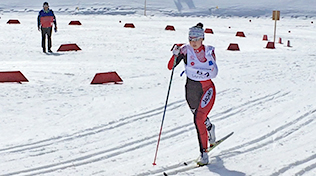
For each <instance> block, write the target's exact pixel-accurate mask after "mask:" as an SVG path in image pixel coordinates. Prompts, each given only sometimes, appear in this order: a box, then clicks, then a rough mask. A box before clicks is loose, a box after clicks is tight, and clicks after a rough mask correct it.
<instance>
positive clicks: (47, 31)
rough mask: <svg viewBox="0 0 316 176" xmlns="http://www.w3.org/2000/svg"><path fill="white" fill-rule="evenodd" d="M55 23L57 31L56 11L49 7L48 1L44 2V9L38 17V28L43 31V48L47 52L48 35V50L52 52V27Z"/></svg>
mask: <svg viewBox="0 0 316 176" xmlns="http://www.w3.org/2000/svg"><path fill="white" fill-rule="evenodd" d="M53 23H54V25H55V28H54V30H55V32H57V23H56V17H55V15H54V12H53V11H52V10H51V9H49V5H48V2H44V4H43V9H42V10H41V11H40V12H39V14H38V17H37V26H38V30H39V31H40V30H41V32H42V48H43V52H44V53H46V35H47V40H48V52H52V50H51V48H52V27H53Z"/></svg>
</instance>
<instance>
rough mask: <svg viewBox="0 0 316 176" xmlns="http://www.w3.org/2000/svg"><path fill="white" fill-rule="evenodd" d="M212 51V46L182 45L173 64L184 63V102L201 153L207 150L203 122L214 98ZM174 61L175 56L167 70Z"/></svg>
mask: <svg viewBox="0 0 316 176" xmlns="http://www.w3.org/2000/svg"><path fill="white" fill-rule="evenodd" d="M214 49H215V48H214V47H212V46H204V45H202V46H201V47H200V48H198V49H193V48H192V47H191V46H190V45H184V46H182V47H181V49H180V54H179V55H178V57H176V63H175V66H177V65H178V64H179V63H180V61H181V60H183V61H184V63H185V73H186V75H187V81H186V85H185V94H186V101H187V103H188V105H189V107H190V109H191V111H192V112H193V114H194V124H195V127H196V130H197V134H198V141H199V146H200V152H201V153H202V152H203V151H205V150H206V149H207V148H208V134H207V129H206V125H205V124H204V122H205V120H206V118H207V115H208V114H209V112H210V111H211V109H212V107H213V105H214V101H215V96H216V90H215V86H214V83H213V81H212V80H211V79H212V78H215V77H216V75H217V72H218V68H217V65H216V57H215V52H214ZM174 59H175V56H173V57H172V58H171V59H170V61H169V63H168V69H169V70H171V69H172V67H173V64H174Z"/></svg>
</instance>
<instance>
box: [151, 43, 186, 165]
mask: <svg viewBox="0 0 316 176" xmlns="http://www.w3.org/2000/svg"><path fill="white" fill-rule="evenodd" d="M175 45H176V44H175ZM175 45H173V47H172V49H171V50H173V48H174V47H175ZM177 46H178V45H177ZM180 46H181V45H180ZM176 61H177V57H176V56H174V62H173V66H172V71H171V76H170V82H169V88H168V93H167V98H166V103H165V108H164V111H163V115H162V120H161V126H160V132H159V137H158V142H157V147H156V153H155V158H154V162H153V165H156V159H157V153H158V147H159V143H160V137H161V132H162V126H163V122H164V120H165V115H166V109H167V105H168V99H169V93H170V89H171V82H172V77H173V72H174V67H175V65H176Z"/></svg>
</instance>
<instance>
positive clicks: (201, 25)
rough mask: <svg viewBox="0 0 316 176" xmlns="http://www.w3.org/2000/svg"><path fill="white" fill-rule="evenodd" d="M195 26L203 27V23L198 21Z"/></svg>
mask: <svg viewBox="0 0 316 176" xmlns="http://www.w3.org/2000/svg"><path fill="white" fill-rule="evenodd" d="M195 27H198V28H201V29H202V28H203V24H202V23H201V22H200V23H198V24H196V25H195Z"/></svg>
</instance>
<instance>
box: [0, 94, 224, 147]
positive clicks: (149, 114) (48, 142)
mask: <svg viewBox="0 0 316 176" xmlns="http://www.w3.org/2000/svg"><path fill="white" fill-rule="evenodd" d="M227 91H229V90H224V91H222V92H219V95H220V94H222V93H225V92H227ZM184 102H185V100H179V101H175V102H172V103H169V104H168V108H167V110H174V109H177V108H179V107H181V106H183V105H184V104H185V103H184ZM173 106H175V107H173ZM163 109H164V106H162V107H159V108H156V109H152V110H149V111H147V112H142V113H139V114H135V115H132V116H128V117H124V118H122V119H119V120H117V121H111V122H109V123H107V124H105V125H101V126H98V127H93V128H89V129H86V130H84V131H80V132H76V133H73V134H70V135H65V136H58V137H54V138H49V139H45V140H41V141H37V142H33V143H28V144H23V145H16V146H12V147H7V148H2V149H0V153H1V152H22V151H25V150H31V149H36V148H41V147H45V146H49V145H52V144H54V143H56V142H64V141H70V140H74V139H78V138H82V137H86V136H89V135H95V134H98V133H101V132H104V131H106V130H110V129H114V128H116V127H119V126H122V125H125V124H128V123H130V122H134V121H138V120H142V119H144V118H148V117H152V116H155V115H158V114H161V113H162V111H163ZM140 116H141V117H140Z"/></svg>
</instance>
